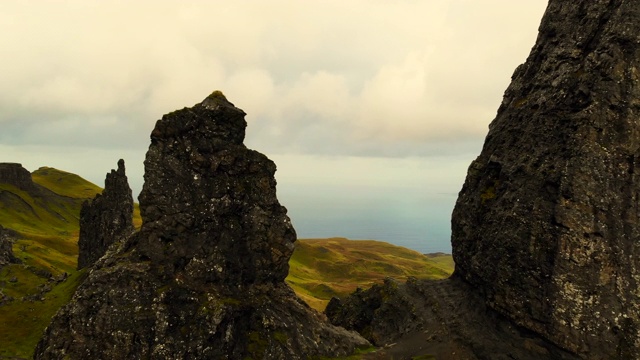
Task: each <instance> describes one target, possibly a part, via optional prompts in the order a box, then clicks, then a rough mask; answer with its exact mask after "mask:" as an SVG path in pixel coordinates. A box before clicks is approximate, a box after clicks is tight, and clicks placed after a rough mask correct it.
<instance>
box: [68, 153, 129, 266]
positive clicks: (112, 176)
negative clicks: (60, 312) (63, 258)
mask: <svg viewBox="0 0 640 360" xmlns="http://www.w3.org/2000/svg"><path fill="white" fill-rule="evenodd" d="M104 184H105V185H104V191H103V192H102V194H98V195H96V197H95V198H94V199H93V200H91V201H85V202H84V203H83V204H82V208H81V209H80V236H79V238H78V248H79V252H78V269H82V268H84V267H87V266H91V265H92V264H93V263H94V262H95V261H96V260H98V259H99V258H100V257H102V255H104V254H105V252H106V251H107V249H108V248H109V246H111V244H113V243H114V242H115V241H117V240H118V239H120V238H123V237H126V236H128V235H130V234H131V233H132V232H133V230H134V228H133V197H132V195H131V188H130V187H129V183H128V180H127V175H126V174H125V167H124V160H122V159H120V160H119V161H118V170H111V172H110V173H108V174H107V177H106V179H105V182H104Z"/></svg>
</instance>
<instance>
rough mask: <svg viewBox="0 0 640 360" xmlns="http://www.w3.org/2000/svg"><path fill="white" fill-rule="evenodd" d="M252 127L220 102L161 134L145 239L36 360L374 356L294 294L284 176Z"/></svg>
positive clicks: (79, 300)
mask: <svg viewBox="0 0 640 360" xmlns="http://www.w3.org/2000/svg"><path fill="white" fill-rule="evenodd" d="M244 115H245V113H244V112H243V111H242V110H240V109H238V108H237V107H235V106H234V105H233V104H231V103H230V102H229V101H227V99H226V98H225V97H224V95H222V93H221V92H218V91H216V92H214V93H212V94H211V95H210V96H209V97H207V98H206V99H205V100H204V101H203V102H202V103H200V104H196V105H195V106H193V107H191V108H185V109H182V110H178V111H175V112H173V113H170V114H167V115H165V116H164V117H163V118H162V119H161V120H159V121H158V122H157V123H156V126H155V129H154V130H153V132H152V133H151V145H150V146H149V150H148V152H147V157H146V160H145V184H144V187H143V190H142V193H141V194H140V197H139V200H140V211H141V215H142V218H143V224H142V228H141V229H140V231H139V232H137V233H135V234H134V235H132V236H130V237H129V238H127V239H126V240H124V241H120V242H117V243H116V244H115V245H114V246H112V247H111V248H109V250H108V251H107V254H106V255H105V256H103V257H102V258H101V259H100V260H98V262H97V263H96V264H95V265H94V266H93V267H92V268H91V269H90V272H89V274H88V278H87V279H86V280H85V282H84V283H83V284H82V285H80V287H79V288H78V290H77V291H76V294H75V295H74V297H73V298H72V300H71V301H70V303H69V304H68V305H66V306H65V307H63V308H62V309H61V310H60V311H59V312H58V314H57V315H56V316H55V317H54V319H53V320H52V323H51V325H50V326H49V327H48V328H47V330H46V332H45V335H44V336H43V338H42V339H41V341H40V343H39V344H38V346H37V349H36V354H35V358H37V359H50V358H55V359H57V358H64V357H65V356H69V357H70V358H113V359H139V358H151V359H186V358H202V359H244V358H251V359H301V358H308V357H313V356H325V357H329V356H331V357H333V356H343V355H347V354H349V353H351V352H353V351H354V350H355V349H356V348H357V347H359V346H367V345H368V342H367V341H366V340H364V339H363V338H362V337H360V336H359V335H358V334H356V333H354V332H349V331H346V330H344V329H342V328H338V327H335V326H333V325H330V324H329V323H328V322H327V321H326V319H324V318H323V317H322V316H321V315H320V314H318V313H316V312H315V311H314V310H312V309H310V308H309V307H308V306H307V305H306V304H305V303H304V302H302V301H301V300H299V299H298V298H297V297H296V296H295V294H294V292H293V291H292V290H291V289H290V288H289V287H288V285H286V284H285V282H284V278H285V277H286V276H287V273H288V260H289V258H290V256H291V254H292V252H293V242H294V241H295V239H296V235H295V231H294V229H293V227H292V225H291V222H290V221H289V218H288V216H287V215H286V209H285V208H284V207H283V206H281V205H280V203H279V202H278V200H277V198H276V182H275V179H274V173H275V170H276V167H275V164H274V163H273V162H272V161H270V160H269V159H268V158H267V157H266V156H264V155H262V154H260V153H258V152H256V151H253V150H249V149H247V148H246V147H245V146H244V145H243V140H244V130H245V127H246V122H245V120H244Z"/></svg>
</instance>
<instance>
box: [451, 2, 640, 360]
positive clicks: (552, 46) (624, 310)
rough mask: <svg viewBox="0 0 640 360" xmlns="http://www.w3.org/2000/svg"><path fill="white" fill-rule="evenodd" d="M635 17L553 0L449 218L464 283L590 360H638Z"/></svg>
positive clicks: (616, 5)
mask: <svg viewBox="0 0 640 360" xmlns="http://www.w3.org/2000/svg"><path fill="white" fill-rule="evenodd" d="M639 99H640V7H639V6H638V3H637V2H636V1H626V0H616V1H591V0H579V1H572V2H567V1H561V0H551V1H550V2H549V7H548V9H547V11H546V13H545V15H544V18H543V20H542V24H541V25H540V32H539V36H538V40H537V42H536V44H535V46H534V47H533V49H532V51H531V55H530V56H529V58H528V59H527V62H526V63H525V64H524V65H521V66H520V67H518V68H517V69H516V71H515V73H514V75H513V80H512V83H511V85H510V86H509V88H508V89H507V90H506V92H505V95H504V100H503V102H502V105H501V106H500V108H499V110H498V114H497V117H496V118H495V120H494V121H493V122H492V123H491V125H490V130H489V134H488V135H487V138H486V141H485V144H484V147H483V149H482V153H481V154H480V156H479V157H478V158H477V159H476V160H475V161H474V162H473V163H472V164H471V166H470V167H469V171H468V175H467V178H466V182H465V184H464V187H463V189H462V191H461V192H460V195H459V198H458V201H457V203H456V206H455V210H454V212H453V219H452V245H453V255H454V259H455V262H456V270H455V276H456V277H458V278H460V279H463V280H464V281H465V282H467V283H469V284H471V285H473V286H474V287H475V288H476V289H477V291H479V292H480V293H481V294H482V296H483V298H484V299H485V301H486V303H487V304H488V305H489V306H490V307H491V308H492V309H495V310H497V311H498V312H500V313H501V314H503V315H505V316H507V317H508V318H510V319H512V320H513V321H515V322H516V323H517V324H519V325H520V326H523V327H524V328H527V329H530V330H532V331H534V332H536V333H538V334H541V335H542V336H544V337H546V338H548V339H550V340H551V341H553V342H555V343H556V344H558V345H560V346H562V347H564V348H565V349H568V350H570V351H572V352H575V353H577V354H580V355H581V356H582V357H584V358H585V359H586V358H588V359H638V358H640V293H638V291H637V289H638V287H639V286H640V283H639V282H640V256H638V255H639V254H640V241H639V239H640V210H638V200H639V198H640V194H639V191H640V171H639V169H640V166H639V165H640V126H639V124H638V116H639V115H638V114H640V100H639Z"/></svg>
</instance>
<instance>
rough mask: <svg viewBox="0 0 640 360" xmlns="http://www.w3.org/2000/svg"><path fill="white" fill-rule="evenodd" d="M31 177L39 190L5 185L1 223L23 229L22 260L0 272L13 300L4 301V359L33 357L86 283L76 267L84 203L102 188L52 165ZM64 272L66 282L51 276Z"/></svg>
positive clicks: (0, 351)
mask: <svg viewBox="0 0 640 360" xmlns="http://www.w3.org/2000/svg"><path fill="white" fill-rule="evenodd" d="M32 179H33V181H34V183H36V184H37V185H39V186H40V189H39V191H36V192H27V191H23V190H20V189H18V188H16V187H14V186H11V185H8V184H0V224H2V226H4V227H6V228H10V229H13V230H15V231H17V232H18V233H19V234H20V236H21V239H19V240H18V241H16V242H15V243H14V245H13V251H14V254H15V256H16V257H17V258H19V259H20V260H21V261H22V264H12V265H9V266H5V267H4V268H2V270H1V271H0V291H1V292H2V294H4V296H7V297H11V298H13V299H14V301H11V302H8V303H5V304H3V305H2V306H0V324H2V325H0V358H2V357H23V358H29V357H31V356H32V354H33V350H34V347H35V344H36V343H37V341H38V340H39V338H40V336H41V335H42V332H43V331H44V329H45V327H46V326H47V325H48V324H49V321H50V320H51V317H52V316H53V315H54V314H55V312H56V311H57V310H58V309H59V308H60V307H61V306H62V305H64V304H65V303H66V302H68V301H69V299H70V297H71V295H72V294H73V292H74V291H75V288H76V287H77V286H78V284H79V283H80V282H81V278H82V277H83V272H79V271H77V270H76V265H77V257H78V245H77V242H78V231H79V225H78V220H79V216H80V207H81V206H82V203H83V202H84V201H85V200H87V199H90V198H93V197H94V196H95V195H96V194H97V193H99V192H101V191H102V189H101V188H100V187H98V186H96V185H95V184H92V183H90V182H88V181H86V180H84V179H82V178H81V177H79V176H77V175H75V174H71V173H67V172H64V171H60V170H57V169H53V168H40V169H38V170H36V171H35V172H33V173H32ZM65 273H66V274H67V275H66V276H67V279H66V280H65V281H60V282H57V281H51V280H50V279H52V278H53V279H59V280H61V279H62V278H63V277H64V276H65V275H63V274H65Z"/></svg>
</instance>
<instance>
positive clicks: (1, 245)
mask: <svg viewBox="0 0 640 360" xmlns="http://www.w3.org/2000/svg"><path fill="white" fill-rule="evenodd" d="M17 237H18V233H16V232H15V231H12V230H10V229H5V228H4V227H2V225H0V269H2V267H4V266H5V265H8V264H16V263H20V259H18V258H16V257H15V255H13V248H12V247H13V241H14V240H15V239H16V238H17Z"/></svg>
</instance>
